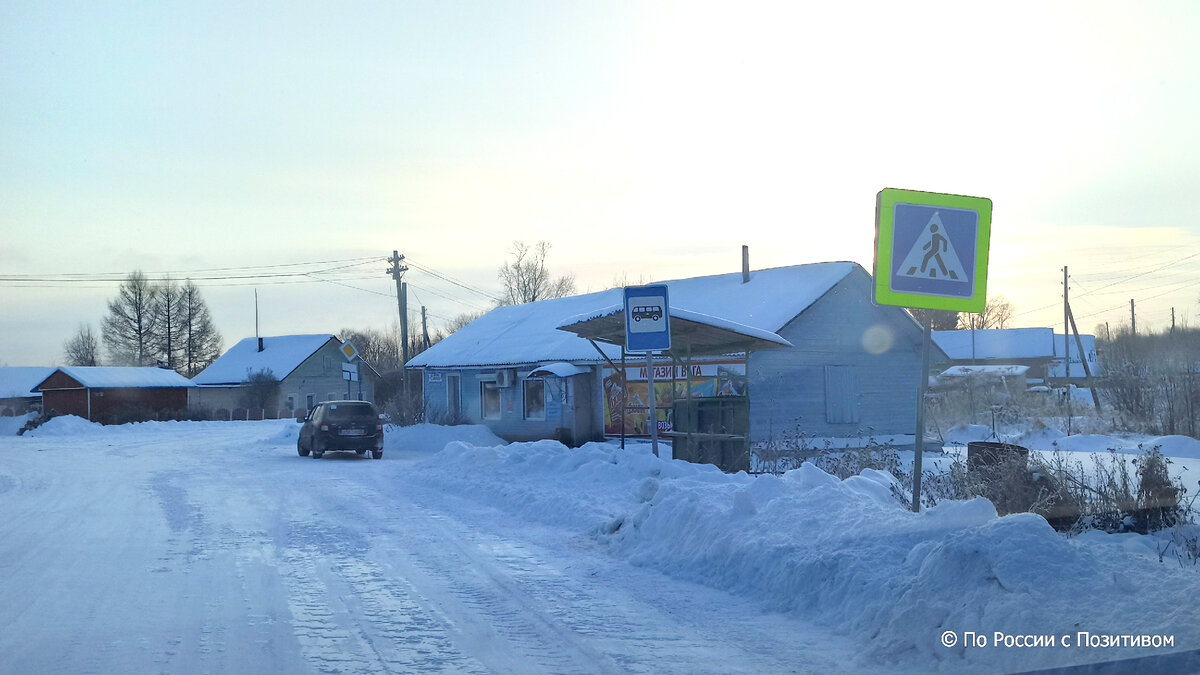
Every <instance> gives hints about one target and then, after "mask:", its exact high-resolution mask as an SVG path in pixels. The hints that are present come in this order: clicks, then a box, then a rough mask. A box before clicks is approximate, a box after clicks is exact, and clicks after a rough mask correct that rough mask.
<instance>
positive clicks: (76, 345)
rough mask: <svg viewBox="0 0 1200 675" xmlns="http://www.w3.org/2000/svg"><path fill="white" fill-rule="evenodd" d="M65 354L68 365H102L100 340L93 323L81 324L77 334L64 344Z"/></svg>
mask: <svg viewBox="0 0 1200 675" xmlns="http://www.w3.org/2000/svg"><path fill="white" fill-rule="evenodd" d="M63 356H64V359H65V360H66V364H67V365H68V366H98V365H100V340H99V339H98V338H97V337H96V333H95V332H93V331H92V324H90V323H86V324H85V323H81V324H79V330H78V331H76V333H75V336H74V337H72V338H71V339H70V340H67V343H66V344H65V345H63Z"/></svg>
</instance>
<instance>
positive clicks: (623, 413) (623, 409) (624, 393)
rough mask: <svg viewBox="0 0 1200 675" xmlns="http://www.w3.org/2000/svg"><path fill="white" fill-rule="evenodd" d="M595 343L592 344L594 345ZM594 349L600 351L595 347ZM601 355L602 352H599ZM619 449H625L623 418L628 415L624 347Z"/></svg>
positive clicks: (623, 351)
mask: <svg viewBox="0 0 1200 675" xmlns="http://www.w3.org/2000/svg"><path fill="white" fill-rule="evenodd" d="M594 344H595V343H593V345H594ZM596 349H600V348H599V347H596ZM600 353H601V354H603V353H604V352H600ZM620 375H621V390H622V391H621V449H622V450H624V449H625V416H626V415H627V414H629V373H628V371H626V370H625V347H621V370H620Z"/></svg>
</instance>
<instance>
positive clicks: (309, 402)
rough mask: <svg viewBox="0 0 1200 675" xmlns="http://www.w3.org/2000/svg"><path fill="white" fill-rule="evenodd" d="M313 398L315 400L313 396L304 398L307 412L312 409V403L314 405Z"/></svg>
mask: <svg viewBox="0 0 1200 675" xmlns="http://www.w3.org/2000/svg"><path fill="white" fill-rule="evenodd" d="M314 398H316V397H315V396H314V395H313V394H309V395H308V396H306V397H305V404H306V405H307V406H308V407H307V409H308V410H312V409H313V403H314V401H313V399H314Z"/></svg>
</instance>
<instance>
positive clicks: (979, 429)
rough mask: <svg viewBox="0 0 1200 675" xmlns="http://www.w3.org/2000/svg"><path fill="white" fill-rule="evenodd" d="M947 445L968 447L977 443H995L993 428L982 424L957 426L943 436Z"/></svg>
mask: <svg viewBox="0 0 1200 675" xmlns="http://www.w3.org/2000/svg"><path fill="white" fill-rule="evenodd" d="M942 440H943V441H944V442H945V443H946V445H966V444H967V443H974V442H975V441H989V440H991V441H994V440H996V439H995V438H994V436H993V434H992V428H991V427H985V426H983V425H981V424H956V425H954V426H952V427H950V428H949V429H947V430H946V433H944V434H942Z"/></svg>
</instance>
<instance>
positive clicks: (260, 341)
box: [258, 338, 263, 352]
mask: <svg viewBox="0 0 1200 675" xmlns="http://www.w3.org/2000/svg"><path fill="white" fill-rule="evenodd" d="M262 350H263V339H262V338H258V351H260V352H261V351H262Z"/></svg>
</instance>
